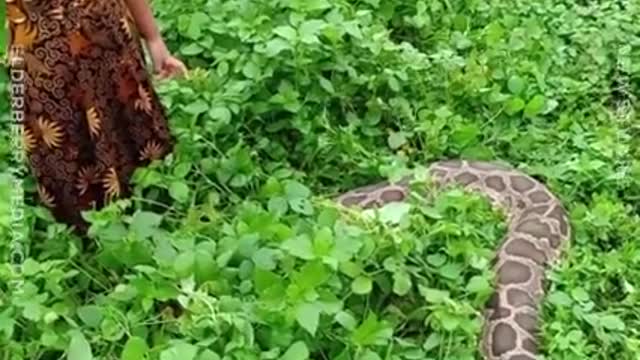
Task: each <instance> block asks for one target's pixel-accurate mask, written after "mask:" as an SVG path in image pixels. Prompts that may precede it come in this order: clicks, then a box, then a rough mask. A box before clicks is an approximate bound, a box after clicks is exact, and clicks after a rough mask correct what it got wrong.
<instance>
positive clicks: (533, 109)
mask: <svg viewBox="0 0 640 360" xmlns="http://www.w3.org/2000/svg"><path fill="white" fill-rule="evenodd" d="M544 105H545V98H544V96H542V95H536V96H534V97H533V98H532V99H531V100H530V101H529V103H527V106H526V107H525V108H524V114H525V115H526V116H528V117H534V116H536V115H538V114H540V113H542V111H543V110H544Z"/></svg>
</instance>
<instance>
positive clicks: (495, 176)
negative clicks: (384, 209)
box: [336, 160, 571, 360]
mask: <svg viewBox="0 0 640 360" xmlns="http://www.w3.org/2000/svg"><path fill="white" fill-rule="evenodd" d="M429 172H430V175H432V176H433V178H434V180H435V181H436V183H437V184H439V185H446V184H452V183H455V184H459V185H462V186H463V187H466V188H467V189H471V190H475V191H479V192H481V193H483V194H485V195H486V196H487V197H488V198H489V200H490V201H491V203H492V204H493V205H494V206H498V207H500V208H502V209H504V210H505V212H506V214H507V219H508V231H507V234H506V236H505V238H504V240H503V242H502V243H501V245H500V247H499V248H498V250H497V253H496V257H495V262H494V264H495V265H494V266H495V271H496V288H495V292H494V294H493V296H492V298H491V301H489V303H488V305H487V307H486V310H485V319H484V320H485V321H484V326H483V331H482V337H481V344H480V348H481V351H482V353H483V355H484V358H485V359H487V360H534V359H536V357H537V355H538V347H539V346H538V345H539V331H538V329H539V325H538V322H539V313H540V304H541V301H542V298H543V296H544V292H545V288H544V279H545V271H546V269H547V267H548V266H549V265H551V264H552V263H554V262H555V261H557V260H558V259H559V257H560V255H561V253H562V250H563V248H564V246H563V245H564V244H565V243H566V242H568V240H569V239H570V237H571V227H570V223H569V219H568V215H567V212H566V210H565V209H564V207H563V205H562V203H561V202H560V201H559V200H558V198H557V197H556V196H554V195H553V194H552V193H551V192H550V191H549V190H548V189H547V188H546V187H545V186H544V185H543V184H541V183H540V182H538V181H537V180H535V179H533V178H532V177H530V176H528V175H526V174H523V173H522V172H520V171H518V170H515V169H512V168H509V167H507V166H503V165H498V164H494V163H488V162H479V161H463V160H449V161H441V162H436V163H434V164H432V165H431V166H430V167H429ZM408 192H409V187H408V182H407V181H402V182H399V183H389V182H384V183H379V184H374V185H369V186H365V187H361V188H357V189H354V190H351V191H349V192H346V193H344V194H342V195H340V196H339V197H338V198H337V199H336V200H337V201H338V202H339V203H340V204H342V205H344V206H359V207H361V208H372V207H379V206H383V205H385V204H387V203H390V202H397V201H403V200H405V199H406V198H407V195H408Z"/></svg>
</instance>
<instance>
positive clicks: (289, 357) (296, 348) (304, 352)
mask: <svg viewBox="0 0 640 360" xmlns="http://www.w3.org/2000/svg"><path fill="white" fill-rule="evenodd" d="M309 355H310V354H309V349H308V348H307V345H306V344H305V343H304V342H303V341H296V342H295V343H293V344H292V345H291V346H290V347H289V348H288V349H287V351H286V352H285V353H284V354H283V355H282V357H280V359H279V360H307V359H309Z"/></svg>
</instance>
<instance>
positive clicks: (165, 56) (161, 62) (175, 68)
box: [147, 38, 187, 79]
mask: <svg viewBox="0 0 640 360" xmlns="http://www.w3.org/2000/svg"><path fill="white" fill-rule="evenodd" d="M147 46H148V48H149V53H150V55H151V59H152V61H153V68H154V72H155V73H156V74H157V75H159V76H160V78H162V79H165V78H169V77H174V76H180V75H184V74H186V72H187V67H186V66H185V65H184V64H183V63H182V61H180V60H178V59H177V58H175V57H174V56H172V55H171V54H170V53H169V50H168V49H167V46H166V45H165V43H164V41H163V40H162V39H161V38H156V39H152V40H149V41H148V42H147Z"/></svg>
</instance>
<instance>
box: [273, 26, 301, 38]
mask: <svg viewBox="0 0 640 360" xmlns="http://www.w3.org/2000/svg"><path fill="white" fill-rule="evenodd" d="M273 32H274V33H276V34H277V35H279V36H281V37H283V38H285V39H287V40H289V41H293V40H295V39H296V37H297V36H298V34H297V32H296V29H294V28H292V27H291V26H288V25H285V26H278V27H277V28H275V29H274V30H273Z"/></svg>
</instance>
